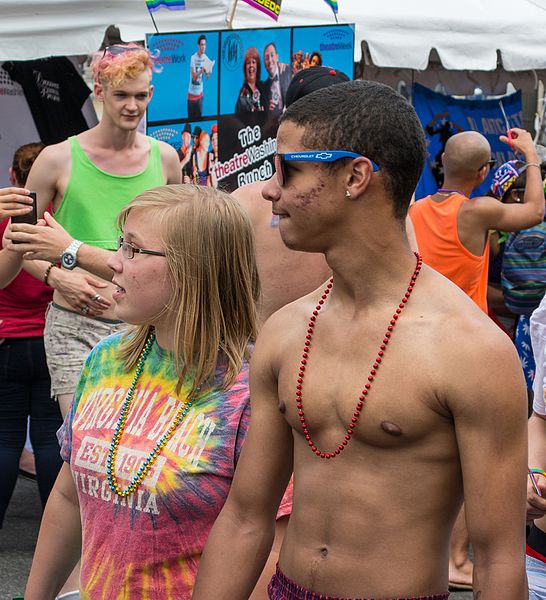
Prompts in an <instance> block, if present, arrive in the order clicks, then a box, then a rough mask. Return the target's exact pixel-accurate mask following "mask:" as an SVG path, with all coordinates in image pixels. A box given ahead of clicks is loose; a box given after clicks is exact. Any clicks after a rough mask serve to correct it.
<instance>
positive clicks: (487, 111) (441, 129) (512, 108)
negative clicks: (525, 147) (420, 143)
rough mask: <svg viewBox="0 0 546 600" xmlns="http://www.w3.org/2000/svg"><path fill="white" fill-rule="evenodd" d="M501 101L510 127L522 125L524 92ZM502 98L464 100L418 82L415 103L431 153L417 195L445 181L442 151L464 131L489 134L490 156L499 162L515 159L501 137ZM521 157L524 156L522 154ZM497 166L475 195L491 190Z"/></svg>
mask: <svg viewBox="0 0 546 600" xmlns="http://www.w3.org/2000/svg"><path fill="white" fill-rule="evenodd" d="M500 101H502V105H503V107H504V111H505V113H506V116H507V118H508V124H509V126H510V127H523V112H522V107H521V92H516V93H514V94H511V95H510V96H504V97H503V98H502V99H501V100H500ZM500 101H499V100H464V99H458V98H453V97H452V96H445V95H443V94H438V93H436V92H433V91H432V90H429V89H428V88H426V87H424V86H422V85H419V84H417V83H416V84H415V85H414V87H413V105H414V107H415V110H416V111H417V115H418V116H419V119H420V121H421V123H422V125H423V127H424V129H425V134H426V138H427V147H428V154H427V159H426V164H425V169H424V171H423V175H422V176H421V179H420V180H419V183H418V184H417V189H416V190H415V198H416V199H419V198H424V197H425V196H428V195H429V194H434V193H435V192H436V190H437V189H438V188H440V187H441V186H442V183H443V171H442V153H443V151H444V148H445V145H446V142H447V140H448V139H449V138H450V137H451V136H452V135H454V134H456V133H459V132H461V131H477V132H478V133H481V134H482V135H484V136H485V137H486V138H487V141H488V142H489V145H490V146H491V157H492V158H494V159H495V160H496V165H497V167H499V166H500V165H501V164H503V163H505V162H507V161H509V160H514V159H515V158H516V156H515V154H514V152H513V151H512V149H511V148H510V146H509V145H507V144H504V143H503V142H501V141H500V140H499V136H501V135H506V122H505V120H504V117H503V114H502V110H501V107H500V104H499V102H500ZM520 158H521V157H520ZM493 172H494V169H492V170H491V172H490V173H489V175H488V176H487V178H486V179H485V181H484V182H483V184H482V185H481V186H480V187H479V188H478V189H477V190H475V192H474V193H473V194H472V196H483V195H485V194H486V193H487V191H488V190H489V187H490V185H491V180H492V177H493Z"/></svg>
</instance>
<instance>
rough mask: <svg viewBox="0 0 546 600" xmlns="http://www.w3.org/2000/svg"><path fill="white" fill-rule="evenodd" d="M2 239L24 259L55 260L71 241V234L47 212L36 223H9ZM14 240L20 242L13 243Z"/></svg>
mask: <svg viewBox="0 0 546 600" xmlns="http://www.w3.org/2000/svg"><path fill="white" fill-rule="evenodd" d="M4 240H5V241H6V242H7V244H6V246H5V247H7V248H9V249H10V250H13V251H15V252H19V253H21V254H23V256H24V258H25V259H26V260H47V261H49V262H56V261H58V260H59V257H60V256H61V254H62V253H63V252H64V250H65V249H66V248H68V246H69V245H70V244H71V243H72V241H73V238H72V236H71V235H70V234H69V233H68V232H67V231H66V230H65V229H64V228H63V227H62V226H61V225H59V223H57V221H56V220H55V219H54V218H53V217H52V216H51V215H50V214H49V213H48V212H45V213H44V218H43V220H40V221H39V222H38V224H37V225H27V224H24V223H10V224H9V225H8V227H7V228H6V233H5V234H4ZM14 240H18V241H19V242H20V243H18V244H13V241H14Z"/></svg>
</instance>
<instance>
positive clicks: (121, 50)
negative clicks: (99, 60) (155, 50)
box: [104, 46, 144, 56]
mask: <svg viewBox="0 0 546 600" xmlns="http://www.w3.org/2000/svg"><path fill="white" fill-rule="evenodd" d="M138 50H144V48H140V47H137V46H130V47H127V46H108V47H107V48H105V49H104V54H106V53H107V52H108V54H111V55H112V56H118V55H120V54H125V52H137V51H138Z"/></svg>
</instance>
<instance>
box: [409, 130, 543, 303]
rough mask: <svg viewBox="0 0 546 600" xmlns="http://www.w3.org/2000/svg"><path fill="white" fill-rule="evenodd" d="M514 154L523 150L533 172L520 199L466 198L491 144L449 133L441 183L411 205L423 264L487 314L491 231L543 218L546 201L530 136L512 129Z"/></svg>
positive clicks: (484, 169)
mask: <svg viewBox="0 0 546 600" xmlns="http://www.w3.org/2000/svg"><path fill="white" fill-rule="evenodd" d="M511 135H512V137H511V139H510V140H509V139H508V138H507V137H506V136H501V138H500V139H501V141H503V142H505V143H507V144H508V143H510V144H511V146H512V149H513V150H514V152H521V153H522V154H524V156H525V158H526V160H527V165H528V166H529V167H535V168H531V169H530V171H531V172H532V173H531V175H530V177H529V178H528V180H527V184H526V188H525V195H524V203H523V204H521V205H505V204H501V203H500V202H498V201H497V200H495V199H494V198H491V197H478V198H473V199H470V195H471V194H472V192H473V191H474V190H475V189H476V188H478V187H479V186H480V185H481V184H482V183H483V181H484V180H485V178H486V177H487V175H488V174H489V171H490V168H491V164H492V163H494V161H493V160H492V159H491V158H490V156H491V148H490V146H489V142H488V141H487V140H486V139H485V137H484V136H482V135H481V134H479V133H477V132H475V131H465V132H462V133H459V134H456V135H454V136H452V137H451V138H450V139H449V140H448V142H447V144H446V147H445V152H444V154H443V155H442V160H443V166H444V176H445V177H444V187H443V188H440V189H439V190H438V191H437V192H436V193H435V194H433V195H432V196H427V197H426V198H424V199H422V200H418V201H417V202H416V203H415V204H413V205H412V206H411V208H410V217H411V219H412V222H413V225H414V228H415V234H416V238H417V244H418V246H419V250H420V251H421V252H422V253H423V258H424V260H425V263H427V264H429V265H430V266H432V267H434V268H435V269H437V270H438V271H439V272H440V273H442V274H443V275H445V276H446V277H448V278H449V279H451V280H452V281H453V282H454V283H456V284H457V285H458V286H459V287H460V288H461V289H462V290H463V291H464V292H465V293H466V294H468V295H469V296H470V298H472V300H474V301H475V302H476V303H477V304H478V306H479V307H480V308H481V309H482V310H483V311H484V312H487V278H488V264H489V260H488V259H489V230H490V229H498V230H502V231H516V230H518V229H522V228H525V227H529V226H531V225H533V224H535V223H538V222H540V221H541V220H542V215H543V210H544V200H543V192H542V182H541V179H540V167H539V165H538V163H537V162H536V161H537V154H536V149H535V147H534V144H533V141H532V139H531V136H530V135H529V133H528V132H527V131H524V130H522V129H513V130H511Z"/></svg>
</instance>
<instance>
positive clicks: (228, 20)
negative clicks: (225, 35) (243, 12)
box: [226, 0, 238, 29]
mask: <svg viewBox="0 0 546 600" xmlns="http://www.w3.org/2000/svg"><path fill="white" fill-rule="evenodd" d="M237 2H238V0H231V6H230V7H229V11H228V15H227V17H226V24H227V26H228V29H233V19H234V18H235V11H236V10H237Z"/></svg>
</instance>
